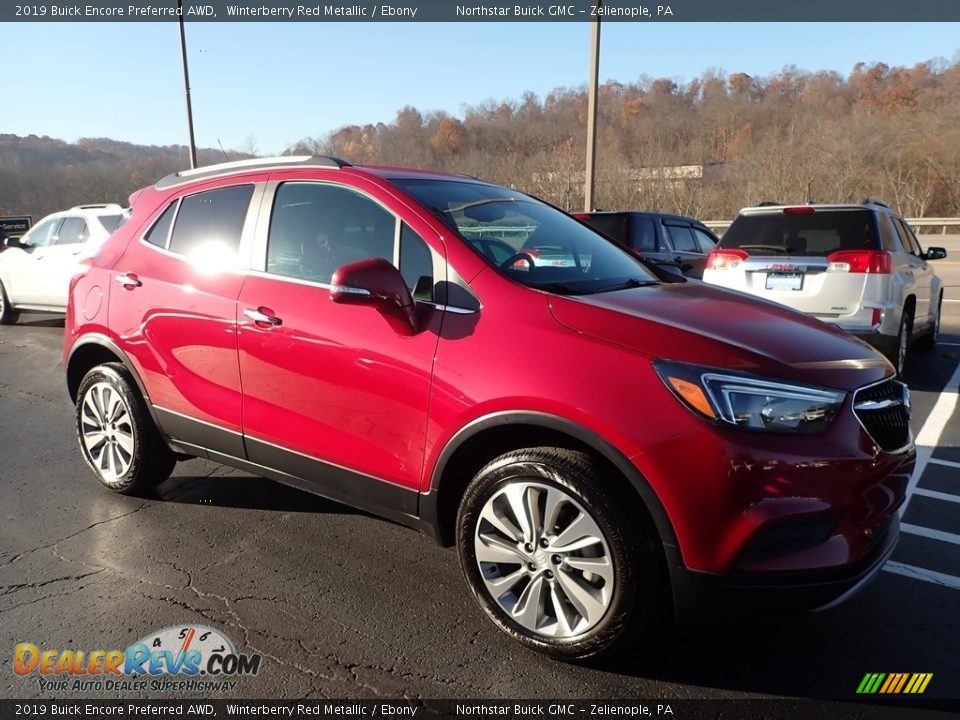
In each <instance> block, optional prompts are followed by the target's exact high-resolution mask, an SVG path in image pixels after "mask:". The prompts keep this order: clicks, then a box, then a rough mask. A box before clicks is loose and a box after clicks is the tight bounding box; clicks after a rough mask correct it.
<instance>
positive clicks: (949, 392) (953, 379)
mask: <svg viewBox="0 0 960 720" xmlns="http://www.w3.org/2000/svg"><path fill="white" fill-rule="evenodd" d="M958 390H960V364H958V365H957V367H956V368H954V370H953V375H951V376H950V379H949V380H948V381H947V384H946V385H944V386H943V390H941V391H940V396H939V397H938V398H937V402H936V403H935V404H934V406H933V410H931V411H930V414H929V415H928V416H927V419H926V421H925V422H924V423H923V427H922V428H920V432H919V433H917V438H916V440H915V444H916V446H917V464H916V466H915V467H914V469H913V475H911V476H910V482H909V484H908V485H907V497H906V499H905V500H904V502H903V506H902V507H901V508H900V517H901V518H902V517H903V514H904V513H905V512H906V511H907V506H908V505H909V504H910V497H911V496H912V495H913V491H914V490H916V488H917V483H918V482H920V476H921V475H923V471H924V470H926V468H927V463H928V462H929V461H930V456H931V455H933V451H934V450H935V449H936V447H937V443H938V442H939V441H940V436H941V435H943V431H944V429H945V428H946V427H947V423H948V422H950V418H951V417H952V416H953V413H954V411H955V410H956V409H957V392H958Z"/></svg>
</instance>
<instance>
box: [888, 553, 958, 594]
mask: <svg viewBox="0 0 960 720" xmlns="http://www.w3.org/2000/svg"><path fill="white" fill-rule="evenodd" d="M883 569H884V570H886V571H887V572H892V573H893V574H894V575H903V576H904V577H908V578H913V579H914V580H923V581H924V582H928V583H933V584H934V585H941V586H943V587H948V588H951V589H952V590H960V577H954V576H953V575H947V574H946V573H941V572H937V571H935V570H927V569H926V568H919V567H914V566H913V565H906V564H905V563H898V562H894V561H893V560H890V561H889V562H887V564H886V565H884V567H883Z"/></svg>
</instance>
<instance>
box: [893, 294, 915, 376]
mask: <svg viewBox="0 0 960 720" xmlns="http://www.w3.org/2000/svg"><path fill="white" fill-rule="evenodd" d="M912 330H913V316H912V315H911V314H910V313H909V312H908V311H906V310H904V312H903V315H902V316H901V317H900V327H899V328H898V329H897V337H896V340H895V342H894V344H893V347H892V348H891V349H890V354H889V355H887V359H888V360H889V361H890V362H891V363H892V364H893V369H894V370H896V371H897V377H902V376H903V369H904V367H905V366H906V364H907V353H908V351H909V349H910V333H911V331H912Z"/></svg>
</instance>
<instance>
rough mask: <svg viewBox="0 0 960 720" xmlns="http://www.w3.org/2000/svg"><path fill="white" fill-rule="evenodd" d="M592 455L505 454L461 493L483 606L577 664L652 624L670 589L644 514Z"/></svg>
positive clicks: (466, 558)
mask: <svg viewBox="0 0 960 720" xmlns="http://www.w3.org/2000/svg"><path fill="white" fill-rule="evenodd" d="M603 474H604V471H603V469H602V467H601V465H600V464H599V463H598V462H597V461H596V460H595V459H594V458H592V457H591V456H589V455H587V454H584V453H581V452H575V451H571V450H565V449H561V448H548V447H541V448H534V449H527V450H518V451H514V452H510V453H507V454H505V455H501V456H500V457H498V458H497V459H495V460H493V461H492V462H490V463H488V464H487V465H486V466H485V467H484V468H483V469H482V470H480V472H479V473H477V475H476V476H475V477H474V479H473V481H472V482H471V483H470V485H469V487H468V488H467V491H466V493H465V494H464V497H463V501H462V503H461V507H460V512H459V516H458V518H457V544H458V549H459V553H460V562H461V565H462V568H463V572H464V575H465V576H466V579H467V582H468V583H469V585H470V588H471V590H472V591H473V594H474V596H475V597H476V599H477V601H478V602H479V603H480V606H481V607H482V608H483V609H484V611H486V613H487V615H488V616H489V617H490V618H491V619H492V620H493V622H494V623H495V624H496V625H497V626H498V627H499V628H500V629H501V630H503V631H504V632H506V633H507V634H508V635H511V636H512V637H514V638H515V639H517V640H519V641H520V642H522V643H524V644H526V645H528V646H531V647H534V648H536V649H537V650H540V651H542V652H545V653H547V654H549V655H552V656H554V657H558V658H562V659H582V658H587V657H592V656H596V655H600V654H602V653H605V652H608V651H610V650H612V649H613V648H615V647H617V646H619V645H621V644H622V643H624V642H625V641H627V640H629V639H630V638H631V637H633V636H634V635H635V634H636V632H638V631H640V630H642V629H643V628H644V627H647V626H648V625H650V624H651V623H652V621H653V619H654V617H655V615H656V613H657V611H658V610H659V608H660V607H661V604H660V601H661V600H662V599H663V594H664V593H665V591H666V588H665V587H664V586H663V585H664V584H663V583H662V581H661V580H660V577H661V574H660V573H659V571H658V563H657V558H658V557H659V555H658V551H657V546H656V544H655V543H654V536H653V531H652V529H651V528H650V526H649V523H648V522H647V521H645V517H644V514H643V512H641V511H639V508H638V507H637V506H636V504H635V503H634V502H632V501H631V499H630V498H629V497H628V496H627V493H624V492H621V491H620V489H619V488H618V487H617V486H616V485H615V483H614V482H613V479H612V478H609V477H604V476H603Z"/></svg>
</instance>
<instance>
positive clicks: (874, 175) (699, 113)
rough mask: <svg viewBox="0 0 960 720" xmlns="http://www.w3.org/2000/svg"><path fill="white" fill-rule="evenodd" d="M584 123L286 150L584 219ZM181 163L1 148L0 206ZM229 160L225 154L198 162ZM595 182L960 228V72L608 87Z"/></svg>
mask: <svg viewBox="0 0 960 720" xmlns="http://www.w3.org/2000/svg"><path fill="white" fill-rule="evenodd" d="M586 112H587V95H586V90H585V89H584V88H582V87H581V88H575V89H568V88H560V89H556V90H554V91H552V92H550V93H548V94H547V95H546V96H545V97H543V98H540V97H538V96H537V95H534V94H533V93H526V94H524V96H523V97H521V98H519V99H517V100H504V101H494V100H489V101H487V102H484V103H481V104H479V105H475V106H470V107H466V108H465V109H464V110H463V112H462V114H461V116H460V117H456V116H453V115H451V114H448V113H445V112H423V111H420V110H417V109H416V108H413V107H405V108H403V109H401V110H400V111H399V112H398V113H397V114H396V117H395V118H394V120H393V121H392V122H390V123H378V124H375V125H374V124H369V125H364V126H356V125H354V126H348V127H343V128H340V129H338V130H336V131H334V132H331V133H329V134H326V135H322V136H317V137H308V138H305V139H304V140H302V141H301V142H299V143H297V145H296V146H295V147H292V148H290V149H289V150H288V152H289V153H302V152H314V153H322V154H333V155H337V156H340V157H343V158H345V159H347V160H349V161H351V162H354V163H375V164H385V165H406V166H413V167H424V168H436V169H441V170H447V171H452V172H459V173H466V174H469V175H475V176H478V177H482V178H486V179H489V180H493V181H496V182H499V183H503V184H506V185H512V186H514V187H517V188H519V189H523V190H526V191H528V192H531V193H533V194H535V195H538V196H540V197H542V198H544V199H546V200H549V201H551V202H553V203H555V204H557V205H559V206H561V207H564V208H566V209H570V210H579V209H581V207H582V203H583V199H582V196H583V190H582V187H583V167H584V155H585V131H584V128H585V126H586ZM237 156H238V155H232V156H231V158H232V157H237ZM185 159H186V150H185V148H182V147H165V148H161V147H142V146H135V145H129V144H127V143H118V142H114V141H110V140H103V139H89V140H82V141H80V142H79V143H77V144H76V145H68V144H66V143H62V142H60V141H57V140H51V139H49V138H36V137H34V136H31V137H30V138H17V137H15V136H10V135H0V209H6V210H7V211H8V212H32V213H33V214H34V215H41V214H43V213H45V212H49V211H50V210H53V209H60V208H63V207H68V206H70V205H73V204H76V203H78V202H93V201H108V200H109V201H117V202H123V201H124V199H125V198H126V197H127V195H129V193H130V192H131V191H132V190H134V189H136V188H137V187H140V186H142V185H145V184H148V183H151V182H154V181H155V180H157V179H158V178H160V177H162V176H163V175H164V174H166V173H167V172H169V171H171V170H173V169H176V168H181V167H184V166H185ZM221 160H223V154H222V153H220V152H219V151H217V152H215V153H214V152H212V151H206V152H204V153H203V154H202V155H201V163H209V162H218V161H221ZM597 174H598V177H597V206H598V207H601V208H604V209H645V210H661V211H668V212H679V213H682V214H687V215H693V216H697V217H701V218H707V219H724V218H729V217H732V216H733V215H734V214H735V213H736V211H737V209H738V208H740V207H742V206H744V205H748V204H753V203H756V202H759V201H761V200H777V201H783V202H801V201H807V200H810V201H814V202H818V201H819V202H829V201H852V200H860V199H862V198H863V197H864V196H866V195H869V196H872V197H876V198H880V199H883V200H885V201H886V202H888V203H890V204H891V205H893V206H895V207H897V208H898V209H900V210H901V211H902V212H903V213H904V214H905V215H907V216H909V217H920V216H956V215H960V60H958V61H956V62H953V63H947V62H943V61H930V62H925V63H921V64H918V65H916V66H914V67H911V68H905V67H888V66H887V65H884V64H883V63H877V64H873V65H865V64H862V63H861V64H858V65H857V66H856V67H854V68H853V70H852V71H851V72H850V74H849V75H848V76H846V77H844V76H842V75H840V74H838V73H836V72H831V71H820V72H806V71H803V70H799V69H797V68H795V67H787V68H784V69H783V70H782V71H781V72H779V73H776V74H773V75H771V76H769V77H751V76H749V75H745V74H743V73H734V74H731V75H727V74H725V73H723V72H719V71H708V72H705V73H703V74H702V75H701V76H700V77H698V78H695V79H694V80H691V81H690V82H688V83H685V84H678V83H677V82H675V81H673V80H670V79H665V78H659V79H653V78H648V77H641V78H639V79H638V80H637V81H636V82H632V83H626V84H623V83H617V82H608V83H606V84H604V85H603V86H602V87H601V88H600V95H599V122H598V160H597Z"/></svg>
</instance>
